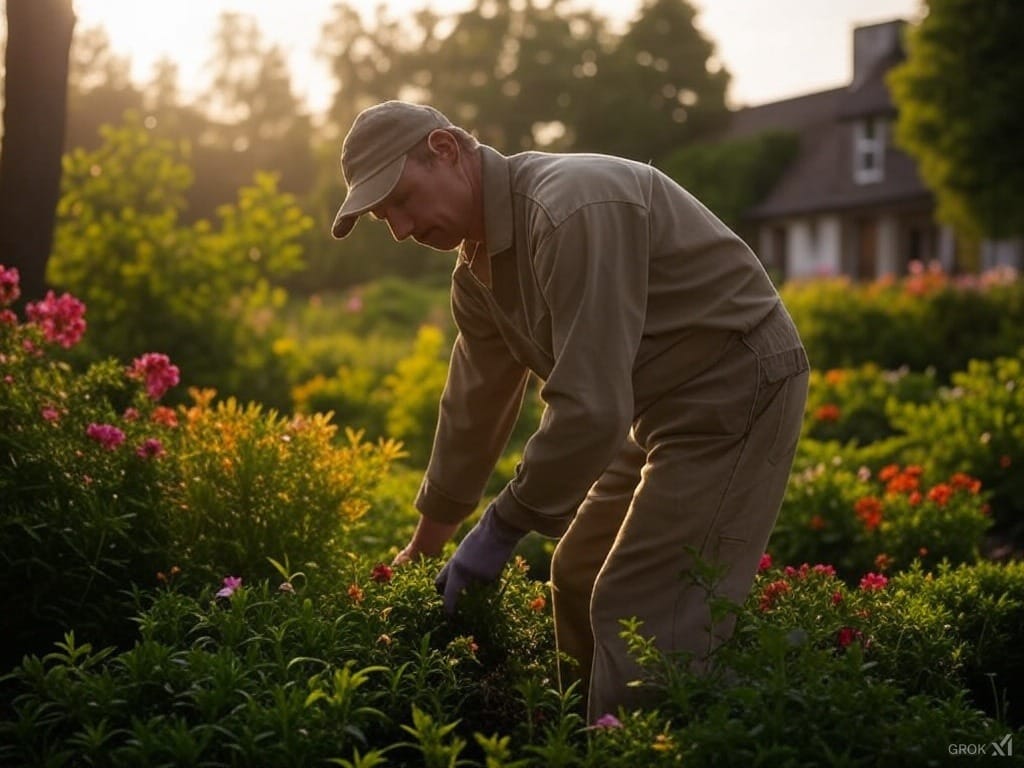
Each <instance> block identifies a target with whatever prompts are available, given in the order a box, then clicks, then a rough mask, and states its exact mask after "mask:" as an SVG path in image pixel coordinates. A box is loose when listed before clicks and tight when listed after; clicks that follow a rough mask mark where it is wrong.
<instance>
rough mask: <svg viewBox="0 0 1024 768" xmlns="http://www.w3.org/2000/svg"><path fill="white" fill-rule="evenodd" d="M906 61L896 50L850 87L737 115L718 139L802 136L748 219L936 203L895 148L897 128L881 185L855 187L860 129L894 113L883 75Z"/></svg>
mask: <svg viewBox="0 0 1024 768" xmlns="http://www.w3.org/2000/svg"><path fill="white" fill-rule="evenodd" d="M900 60H902V51H900V50H898V49H894V50H891V51H888V52H886V53H885V54H884V55H880V56H878V57H876V58H874V59H873V60H872V61H871V62H870V63H869V65H868V66H867V67H865V68H864V69H862V70H861V73H860V76H859V77H858V78H857V80H856V83H852V84H851V85H850V86H847V87H842V88H835V89H832V90H828V91H821V92H818V93H811V94H807V95H805V96H798V97H795V98H791V99H785V100H782V101H776V102H772V103H769V104H762V105H760V106H756V107H746V108H744V109H739V110H737V111H735V112H733V113H732V115H731V116H730V120H729V123H728V124H727V125H726V127H725V128H724V130H723V131H722V132H720V133H719V135H718V136H717V140H718V141H728V140H730V139H740V138H747V137H751V136H755V135H757V134H759V133H764V132H767V131H786V132H791V133H795V134H797V135H798V137H799V142H800V144H799V150H798V152H797V156H796V158H795V160H794V161H793V162H792V163H791V164H790V166H789V167H788V168H787V169H786V170H785V171H784V172H783V174H782V176H781V177H780V178H779V180H778V182H777V183H776V184H775V186H774V187H773V188H772V190H771V192H769V193H768V195H767V196H766V197H765V198H764V199H763V200H762V201H761V202H760V203H758V204H757V205H756V206H754V207H753V208H752V209H751V210H750V211H748V212H747V216H748V218H751V219H764V218H770V217H776V216H786V215H794V214H806V213H825V212H830V211H841V210H849V209H852V208H861V207H864V208H868V207H872V206H883V205H884V206H892V205H897V204H903V203H920V202H926V201H928V200H929V199H930V198H931V193H930V192H929V191H928V189H927V188H926V187H925V186H924V184H922V182H921V180H920V177H919V176H918V174H917V166H916V164H915V163H914V161H913V159H911V158H910V156H909V155H907V154H906V153H904V152H903V151H901V150H899V149H898V148H896V147H895V146H894V144H893V137H892V135H891V127H892V123H890V131H889V134H890V135H889V136H887V138H886V152H885V158H884V177H883V179H882V181H879V182H875V183H871V184H857V183H855V182H854V178H853V138H854V126H855V125H856V124H857V123H858V122H859V121H860V120H861V119H863V118H866V117H876V116H877V117H886V118H893V117H894V116H895V114H896V111H895V108H894V106H893V102H892V98H891V96H890V95H889V90H888V87H887V86H886V82H885V75H886V73H887V72H888V71H889V69H891V68H892V67H893V66H894V65H895V64H897V63H898V62H899V61H900Z"/></svg>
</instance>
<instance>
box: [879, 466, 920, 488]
mask: <svg viewBox="0 0 1024 768" xmlns="http://www.w3.org/2000/svg"><path fill="white" fill-rule="evenodd" d="M909 469H910V468H909V467H908V468H907V470H905V471H903V472H901V473H900V474H898V475H896V476H895V477H894V478H893V479H892V480H890V481H889V483H888V484H887V485H886V486H885V491H886V493H911V492H913V491H916V490H917V488H918V485H920V481H919V480H918V479H917V475H913V474H911V473H910V472H909V471H908V470H909Z"/></svg>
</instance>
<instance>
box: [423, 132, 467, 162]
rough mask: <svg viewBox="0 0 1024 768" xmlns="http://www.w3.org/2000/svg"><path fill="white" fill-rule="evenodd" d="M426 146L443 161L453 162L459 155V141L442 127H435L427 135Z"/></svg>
mask: <svg viewBox="0 0 1024 768" xmlns="http://www.w3.org/2000/svg"><path fill="white" fill-rule="evenodd" d="M427 146H428V147H430V150H431V151H432V152H433V153H434V154H435V155H437V156H438V158H440V159H441V160H444V161H445V162H449V163H450V162H453V161H454V160H457V159H458V157H459V143H458V142H457V141H456V140H455V137H454V136H452V135H451V134H450V133H449V132H448V131H446V130H445V129H444V128H435V129H434V130H432V131H431V132H430V134H429V135H428V136H427Z"/></svg>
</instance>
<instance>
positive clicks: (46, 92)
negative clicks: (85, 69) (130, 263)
mask: <svg viewBox="0 0 1024 768" xmlns="http://www.w3.org/2000/svg"><path fill="white" fill-rule="evenodd" d="M74 26H75V15H74V12H73V11H72V8H71V0H8V2H7V50H6V58H5V62H6V78H5V101H4V136H3V147H2V150H0V258H2V259H3V260H4V263H5V264H6V265H7V266H9V267H12V266H13V267H17V268H18V270H19V271H20V273H21V289H22V297H23V300H25V299H33V298H38V297H39V296H40V295H41V294H42V293H43V289H44V287H45V283H46V261H47V259H48V258H49V255H50V248H51V246H52V243H53V226H54V217H55V212H56V207H57V201H58V199H59V197H60V176H61V154H62V152H63V149H64V124H65V117H66V114H67V81H68V57H69V50H70V48H71V35H72V31H73V30H74Z"/></svg>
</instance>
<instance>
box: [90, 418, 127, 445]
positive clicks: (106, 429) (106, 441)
mask: <svg viewBox="0 0 1024 768" xmlns="http://www.w3.org/2000/svg"><path fill="white" fill-rule="evenodd" d="M85 434H86V435H87V436H88V437H90V438H92V439H93V440H95V441H96V442H97V443H99V444H100V445H102V446H103V447H104V448H106V449H107V450H108V451H112V450H114V449H115V448H117V446H119V445H120V444H121V443H123V442H124V432H122V431H121V430H120V429H118V428H117V427H114V426H111V425H110V424H90V425H89V426H88V427H87V428H86V430H85Z"/></svg>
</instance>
